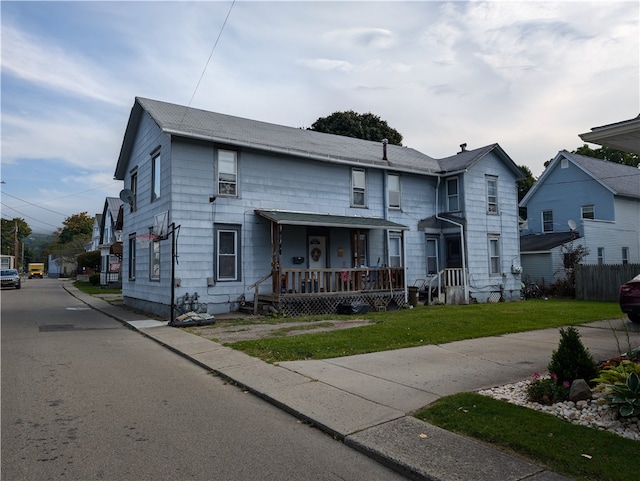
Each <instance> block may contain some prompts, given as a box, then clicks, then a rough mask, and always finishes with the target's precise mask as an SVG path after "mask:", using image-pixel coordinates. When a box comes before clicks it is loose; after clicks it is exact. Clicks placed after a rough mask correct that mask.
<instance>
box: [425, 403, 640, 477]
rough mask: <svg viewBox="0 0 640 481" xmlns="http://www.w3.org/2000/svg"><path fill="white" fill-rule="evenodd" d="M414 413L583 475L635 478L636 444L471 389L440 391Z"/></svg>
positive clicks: (639, 462) (639, 467)
mask: <svg viewBox="0 0 640 481" xmlns="http://www.w3.org/2000/svg"><path fill="white" fill-rule="evenodd" d="M415 416H416V417H417V418H418V419H421V420H423V421H426V422H428V423H430V424H433V425H436V426H439V427H441V428H443V429H446V430H448V431H452V432H455V433H458V434H461V435H464V436H467V437H471V438H475V439H477V440H479V441H482V442H484V443H488V444H490V445H492V446H493V447H497V448H499V449H501V450H503V451H506V452H509V453H511V454H516V455H519V456H521V457H524V458H526V459H528V460H530V461H531V462H533V463H535V464H538V465H542V466H545V467H547V468H548V469H550V470H552V471H554V472H557V473H561V474H564V475H565V476H569V477H572V478H575V479H579V480H583V481H638V479H640V478H639V473H640V458H639V454H638V453H639V452H640V444H639V443H638V442H636V441H632V440H630V439H625V438H622V437H620V436H617V435H615V434H612V433H609V432H606V431H600V430H597V429H593V428H588V427H585V426H579V425H576V424H571V423H569V422H568V421H565V420H563V419H560V418H557V417H555V416H553V415H551V414H546V413H541V412H538V411H535V410H532V409H527V408H525V407H521V406H516V405H514V404H510V403H508V402H506V401H499V400H496V399H492V398H490V397H487V396H481V395H480V394H475V393H462V394H456V395H453V396H447V397H443V398H441V399H439V400H437V401H435V402H434V403H433V404H432V405H430V406H428V407H426V408H425V409H423V410H421V411H420V412H418V413H417V414H416V415H415Z"/></svg>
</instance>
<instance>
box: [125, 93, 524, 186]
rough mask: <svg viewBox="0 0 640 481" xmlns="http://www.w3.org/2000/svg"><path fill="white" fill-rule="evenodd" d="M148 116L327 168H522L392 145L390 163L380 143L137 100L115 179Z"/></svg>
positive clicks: (186, 133) (169, 129) (186, 131)
mask: <svg viewBox="0 0 640 481" xmlns="http://www.w3.org/2000/svg"><path fill="white" fill-rule="evenodd" d="M145 111H146V112H147V113H148V114H149V115H150V116H151V118H152V119H153V120H154V121H155V122H156V124H157V125H158V127H159V128H160V129H161V130H162V131H163V132H165V133H166V134H169V135H176V136H182V137H189V138H196V139H201V140H207V141H210V142H218V143H221V144H228V145H233V146H238V147H243V148H254V149H258V150H262V151H269V152H274V153H280V154H285V155H296V156H302V157H307V158H311V159H315V160H320V161H324V162H336V163H347V164H351V165H362V166H365V167H366V166H374V167H379V168H383V169H389V170H395V171H403V172H412V173H416V174H423V175H442V174H447V173H453V172H457V171H462V170H464V169H466V168H468V167H469V166H471V165H472V164H474V163H475V162H477V161H479V160H480V159H481V158H483V157H484V156H485V155H487V154H488V153H489V152H491V151H495V152H496V153H497V155H498V156H499V157H501V158H502V160H503V161H504V162H506V163H507V164H508V165H509V166H510V167H511V169H512V170H513V172H514V174H515V175H516V176H517V177H521V172H520V170H519V169H518V167H517V166H516V165H515V163H514V162H513V161H512V160H511V159H510V158H509V156H508V155H507V154H506V153H505V152H504V151H503V150H502V149H501V148H500V146H499V145H498V144H492V145H489V146H486V147H481V148H478V149H475V150H468V151H464V152H462V153H460V154H458V155H454V156H452V157H448V158H445V159H440V160H437V159H434V158H432V157H429V156H428V155H425V154H423V153H421V152H419V151H417V150H415V149H412V148H409V147H401V146H398V145H390V144H389V145H387V160H383V146H382V143H381V142H373V141H369V140H362V139H356V138H352V137H345V136H342V135H333V134H325V133H322V132H315V131H312V130H306V129H301V128H295V127H286V126H283V125H277V124H271V123H267V122H261V121H257V120H250V119H245V118H241V117H235V116H232V115H226V114H220V113H216V112H209V111H206V110H200V109H195V108H190V107H185V106H182V105H176V104H171V103H167V102H161V101H158V100H151V99H146V98H141V97H136V100H135V103H134V105H133V108H132V109H131V115H130V117H129V123H128V125H127V129H126V131H125V135H124V140H123V143H122V149H121V151H120V156H119V158H118V165H117V166H116V171H115V178H116V179H120V180H122V179H124V175H125V172H126V168H127V166H126V163H127V161H128V158H129V155H130V152H131V149H132V148H133V142H134V139H135V133H136V131H137V125H138V123H139V122H140V119H141V117H142V114H143V112H145Z"/></svg>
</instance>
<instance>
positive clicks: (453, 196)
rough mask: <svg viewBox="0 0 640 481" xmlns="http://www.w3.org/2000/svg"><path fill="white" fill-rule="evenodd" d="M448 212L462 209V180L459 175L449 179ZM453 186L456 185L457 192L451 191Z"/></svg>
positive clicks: (447, 184)
mask: <svg viewBox="0 0 640 481" xmlns="http://www.w3.org/2000/svg"><path fill="white" fill-rule="evenodd" d="M446 186H447V212H458V211H459V210H460V182H459V179H458V178H457V177H454V178H452V179H447V182H446ZM451 186H455V192H451V190H452V189H451Z"/></svg>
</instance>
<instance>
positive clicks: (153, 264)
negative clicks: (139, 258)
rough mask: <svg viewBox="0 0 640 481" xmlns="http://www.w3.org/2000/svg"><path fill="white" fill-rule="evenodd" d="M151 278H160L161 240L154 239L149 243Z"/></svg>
mask: <svg viewBox="0 0 640 481" xmlns="http://www.w3.org/2000/svg"><path fill="white" fill-rule="evenodd" d="M149 280H150V281H159V280H160V241H158V240H152V241H151V242H150V243H149Z"/></svg>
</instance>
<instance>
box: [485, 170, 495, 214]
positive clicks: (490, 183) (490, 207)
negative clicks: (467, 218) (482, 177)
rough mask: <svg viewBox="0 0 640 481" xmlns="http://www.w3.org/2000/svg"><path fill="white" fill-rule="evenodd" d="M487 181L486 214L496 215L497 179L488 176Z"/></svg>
mask: <svg viewBox="0 0 640 481" xmlns="http://www.w3.org/2000/svg"><path fill="white" fill-rule="evenodd" d="M486 179H487V213H489V214H497V213H498V178H497V177H494V176H491V175H488V176H487V177H486Z"/></svg>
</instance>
